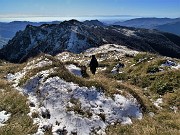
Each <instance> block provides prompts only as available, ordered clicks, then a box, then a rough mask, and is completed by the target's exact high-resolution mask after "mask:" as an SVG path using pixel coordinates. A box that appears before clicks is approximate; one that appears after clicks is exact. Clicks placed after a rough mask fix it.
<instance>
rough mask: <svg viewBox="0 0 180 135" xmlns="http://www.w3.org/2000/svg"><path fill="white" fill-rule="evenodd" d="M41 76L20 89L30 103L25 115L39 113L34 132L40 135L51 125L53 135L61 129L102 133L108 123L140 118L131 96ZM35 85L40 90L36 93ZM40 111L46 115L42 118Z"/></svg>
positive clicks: (82, 134) (69, 132)
mask: <svg viewBox="0 0 180 135" xmlns="http://www.w3.org/2000/svg"><path fill="white" fill-rule="evenodd" d="M43 78H45V77H42V78H39V77H38V76H34V77H32V78H31V79H30V80H29V82H27V83H26V85H25V86H24V87H23V88H22V90H23V91H24V92H25V93H26V94H28V95H29V101H30V103H31V104H33V106H31V107H30V108H31V109H30V110H31V113H30V114H29V115H31V114H32V113H33V112H36V113H37V112H38V113H39V114H40V117H38V118H35V119H34V122H35V123H37V124H38V125H39V129H38V132H37V133H36V135H42V134H43V132H44V130H45V129H46V128H47V127H51V126H52V131H53V134H54V135H58V134H60V133H62V132H65V131H67V133H68V134H71V133H77V134H78V135H88V134H90V133H91V132H92V131H96V132H97V133H98V134H105V128H106V127H107V126H108V125H109V124H111V123H116V122H120V123H122V124H131V123H132V121H131V118H137V119H141V118H142V113H141V111H140V108H139V105H138V104H137V102H136V100H135V99H134V98H132V97H131V98H125V97H123V96H121V95H118V94H114V99H112V98H110V97H106V96H105V94H104V93H103V92H100V91H99V90H98V89H97V88H95V87H91V88H87V87H79V86H78V85H77V84H74V83H72V82H66V81H64V80H62V79H60V78H59V77H53V78H48V79H47V80H46V81H45V82H44V81H43ZM37 88H38V90H39V92H40V93H39V94H38V95H37ZM73 100H74V102H72V101H73ZM77 106H79V109H78V110H79V114H78V110H77V111H75V109H73V108H77ZM42 114H45V116H48V118H43V116H42ZM83 114H91V115H90V116H85V115H83ZM100 116H101V117H100Z"/></svg>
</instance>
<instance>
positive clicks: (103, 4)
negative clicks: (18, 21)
mask: <svg viewBox="0 0 180 135" xmlns="http://www.w3.org/2000/svg"><path fill="white" fill-rule="evenodd" d="M94 15H134V16H143V17H146V16H147V17H180V0H0V17H7V16H8V17H19V16H26V17H27V16H63V17H68V16H94Z"/></svg>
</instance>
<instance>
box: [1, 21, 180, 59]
mask: <svg viewBox="0 0 180 135" xmlns="http://www.w3.org/2000/svg"><path fill="white" fill-rule="evenodd" d="M179 41H180V37H179V36H176V35H174V34H168V33H162V32H159V31H156V30H148V29H141V28H128V27H122V26H96V25H94V23H92V25H90V24H88V25H87V22H85V23H82V22H79V21H77V20H70V21H64V22H61V23H60V24H43V25H41V26H32V25H27V27H26V28H25V30H24V31H19V32H17V33H16V35H15V37H14V38H13V39H12V40H10V41H9V43H8V44H7V45H6V46H5V47H3V48H2V49H1V50H0V59H5V60H8V61H11V62H22V61H25V60H26V59H28V58H29V57H33V56H36V55H38V54H40V53H42V52H43V53H48V54H51V55H55V54H57V53H59V52H62V51H70V52H73V53H81V52H83V51H85V50H86V49H88V48H91V47H97V46H100V45H103V44H107V43H109V44H119V45H124V46H127V47H129V48H131V49H134V50H138V51H148V52H153V53H159V54H161V55H165V56H171V57H177V58H180V42H179Z"/></svg>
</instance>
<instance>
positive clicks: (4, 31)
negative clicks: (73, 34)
mask: <svg viewBox="0 0 180 135" xmlns="http://www.w3.org/2000/svg"><path fill="white" fill-rule="evenodd" d="M58 23H60V22H58V21H53V22H28V21H14V22H10V23H4V22H0V37H1V38H0V48H1V47H2V46H3V45H5V44H7V42H8V40H10V39H11V38H13V37H14V36H15V34H16V32H17V31H19V30H24V29H25V28H26V26H27V25H33V26H40V25H42V24H58Z"/></svg>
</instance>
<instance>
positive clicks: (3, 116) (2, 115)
mask: <svg viewBox="0 0 180 135" xmlns="http://www.w3.org/2000/svg"><path fill="white" fill-rule="evenodd" d="M10 116H11V114H10V113H7V112H6V111H0V127H2V126H4V125H5V124H4V122H6V121H7V120H8V119H9V118H10Z"/></svg>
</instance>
